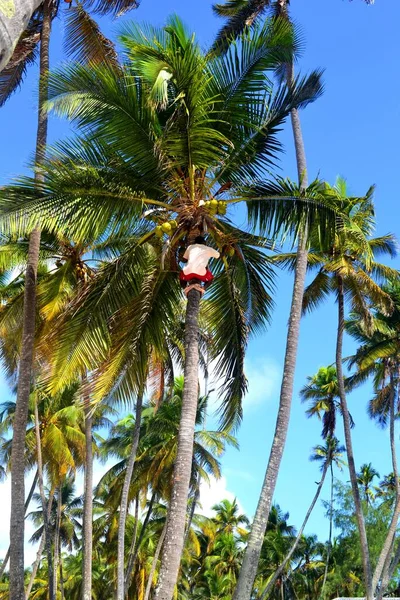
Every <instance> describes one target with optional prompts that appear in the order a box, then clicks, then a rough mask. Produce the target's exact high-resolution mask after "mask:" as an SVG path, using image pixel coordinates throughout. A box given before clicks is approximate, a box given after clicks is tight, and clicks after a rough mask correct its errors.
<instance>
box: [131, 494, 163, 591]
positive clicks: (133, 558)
mask: <svg viewBox="0 0 400 600" xmlns="http://www.w3.org/2000/svg"><path fill="white" fill-rule="evenodd" d="M155 501H156V493H155V492H153V494H152V496H151V498H150V502H149V508H148V509H147V513H146V516H145V519H144V521H143V525H142V529H141V530H140V535H139V539H138V541H137V544H136V547H135V545H134V544H133V543H132V545H131V552H130V556H129V558H128V564H127V567H126V572H125V589H126V590H127V589H128V587H129V584H130V581H131V577H132V572H133V568H134V566H135V563H136V559H137V556H138V553H139V549H140V544H141V543H142V541H143V538H144V534H145V531H146V529H147V525H148V524H149V521H150V517H151V515H152V512H153V506H154V502H155Z"/></svg>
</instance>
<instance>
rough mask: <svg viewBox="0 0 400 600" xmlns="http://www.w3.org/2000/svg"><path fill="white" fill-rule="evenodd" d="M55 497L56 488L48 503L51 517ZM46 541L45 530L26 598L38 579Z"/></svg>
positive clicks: (48, 511) (51, 493) (48, 512)
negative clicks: (37, 575)
mask: <svg viewBox="0 0 400 600" xmlns="http://www.w3.org/2000/svg"><path fill="white" fill-rule="evenodd" d="M53 498H54V490H51V492H50V496H49V502H48V505H47V517H48V518H50V515H51V508H52V506H53ZM45 542H46V540H45V534H44V532H43V535H42V537H41V538H40V544H39V548H38V551H37V552H36V560H35V562H34V565H33V567H32V573H31V576H30V578H29V583H28V587H27V588H26V594H25V600H28V599H29V596H30V594H31V591H32V587H33V584H34V582H35V579H36V574H37V572H38V568H39V565H40V561H41V560H42V554H43V550H44V546H45Z"/></svg>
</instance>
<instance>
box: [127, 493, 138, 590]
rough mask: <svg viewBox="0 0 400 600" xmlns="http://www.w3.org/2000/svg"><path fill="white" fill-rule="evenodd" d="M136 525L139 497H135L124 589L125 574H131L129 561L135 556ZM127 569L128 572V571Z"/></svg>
mask: <svg viewBox="0 0 400 600" xmlns="http://www.w3.org/2000/svg"><path fill="white" fill-rule="evenodd" d="M138 525H139V496H136V498H135V524H134V526H133V533H132V541H131V547H130V548H129V552H128V560H127V565H126V570H125V580H124V581H125V588H126V586H127V585H128V583H127V574H128V572H129V573H131V571H132V568H133V566H131V561H132V558H133V556H134V554H135V548H136V541H137V533H138ZM128 569H129V571H128Z"/></svg>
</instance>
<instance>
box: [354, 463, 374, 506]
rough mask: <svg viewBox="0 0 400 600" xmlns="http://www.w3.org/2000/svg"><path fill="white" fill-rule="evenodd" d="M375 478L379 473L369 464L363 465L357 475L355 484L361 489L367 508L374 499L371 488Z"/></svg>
mask: <svg viewBox="0 0 400 600" xmlns="http://www.w3.org/2000/svg"><path fill="white" fill-rule="evenodd" d="M375 477H379V473H378V471H377V470H376V469H374V467H373V466H372V464H371V463H368V464H363V465H361V467H360V471H359V472H358V474H357V483H358V485H359V486H360V487H361V488H362V490H363V493H364V498H365V501H366V503H367V506H368V505H369V504H370V503H371V500H373V498H374V492H373V490H372V488H371V484H372V483H373V481H374V479H375Z"/></svg>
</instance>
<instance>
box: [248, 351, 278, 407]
mask: <svg viewBox="0 0 400 600" xmlns="http://www.w3.org/2000/svg"><path fill="white" fill-rule="evenodd" d="M245 372H246V376H247V379H248V382H249V389H248V392H247V394H246V397H245V399H244V403H243V407H244V409H245V410H246V408H249V407H255V406H259V405H260V404H264V403H265V402H266V401H268V400H269V399H270V398H271V397H272V396H274V394H275V393H276V391H277V390H278V386H279V382H280V379H281V369H280V368H279V366H278V364H277V363H275V362H274V361H273V360H270V359H265V360H248V361H246V365H245Z"/></svg>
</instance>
